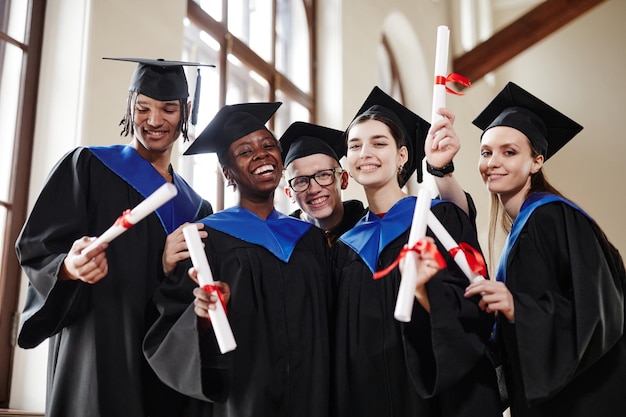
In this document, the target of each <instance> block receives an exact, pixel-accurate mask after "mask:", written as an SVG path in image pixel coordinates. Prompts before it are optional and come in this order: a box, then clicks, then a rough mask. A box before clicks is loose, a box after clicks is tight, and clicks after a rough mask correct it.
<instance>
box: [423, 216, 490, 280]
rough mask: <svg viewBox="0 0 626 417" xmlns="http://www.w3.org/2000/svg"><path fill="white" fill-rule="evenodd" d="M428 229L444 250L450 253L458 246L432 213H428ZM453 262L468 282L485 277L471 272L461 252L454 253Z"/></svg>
mask: <svg viewBox="0 0 626 417" xmlns="http://www.w3.org/2000/svg"><path fill="white" fill-rule="evenodd" d="M428 227H430V230H432V232H433V234H434V235H435V236H436V237H437V239H438V240H439V241H440V242H441V244H442V245H443V247H444V248H446V251H448V252H450V251H451V250H452V249H454V248H456V247H457V246H459V245H458V244H457V243H456V241H455V240H454V239H453V238H452V236H450V233H448V231H447V230H446V228H445V227H443V225H442V224H441V222H440V221H439V219H438V218H437V217H436V216H435V215H434V214H433V212H432V211H429V212H428ZM454 262H456V264H457V265H458V266H459V268H461V271H463V273H464V274H465V276H467V279H469V281H470V282H475V281H478V280H481V279H485V277H483V276H480V275H478V274H476V273H474V271H472V269H471V268H470V266H469V263H468V262H467V258H466V257H465V253H464V252H463V251H461V250H460V251H458V252H457V253H456V255H454Z"/></svg>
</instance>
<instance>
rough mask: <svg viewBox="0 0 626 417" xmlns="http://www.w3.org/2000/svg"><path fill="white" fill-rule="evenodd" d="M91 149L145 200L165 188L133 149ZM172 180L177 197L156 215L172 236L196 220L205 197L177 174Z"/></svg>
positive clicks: (159, 178)
mask: <svg viewBox="0 0 626 417" xmlns="http://www.w3.org/2000/svg"><path fill="white" fill-rule="evenodd" d="M88 149H89V150H90V151H91V153H92V154H93V155H94V156H95V157H96V158H98V159H99V160H100V161H101V162H102V163H103V164H104V165H105V166H106V167H107V168H109V169H110V170H111V171H113V172H114V173H115V174H116V175H117V176H119V177H120V178H121V179H123V180H124V181H125V182H126V183H127V184H128V185H130V186H131V187H132V188H134V189H135V191H137V192H138V193H139V194H141V195H142V196H143V197H144V198H146V197H148V196H150V194H152V193H153V192H154V191H156V190H157V188H159V187H160V186H162V185H163V184H165V179H164V178H163V177H162V176H161V174H159V173H158V172H157V170H156V169H154V167H153V166H152V164H150V162H148V161H147V160H146V159H144V158H143V157H142V156H141V155H139V153H138V152H137V151H136V150H135V149H134V148H133V147H132V146H129V145H113V146H90V147H89V148H88ZM172 178H173V184H174V185H175V186H176V188H177V189H178V194H177V195H176V196H175V197H174V198H173V199H171V200H170V201H168V202H166V203H165V204H163V205H162V206H161V207H159V208H158V209H157V210H156V215H157V216H158V218H159V220H160V221H161V225H162V226H163V229H164V230H165V232H166V233H167V234H170V233H172V232H173V231H174V230H176V228H177V227H178V226H180V225H181V224H183V223H185V222H187V221H193V220H195V219H196V217H197V216H198V213H199V212H200V208H201V207H202V197H201V196H200V195H199V194H198V193H196V192H195V191H194V190H193V189H192V188H191V187H190V186H189V184H187V182H186V181H185V180H184V179H183V178H182V177H181V176H180V175H178V174H177V173H176V172H174V173H173V174H172ZM128 208H129V209H132V208H133V207H128Z"/></svg>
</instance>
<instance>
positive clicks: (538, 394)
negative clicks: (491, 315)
mask: <svg viewBox="0 0 626 417" xmlns="http://www.w3.org/2000/svg"><path fill="white" fill-rule="evenodd" d="M507 286H508V287H509V289H510V290H511V292H512V294H513V297H514V303H515V323H514V324H506V325H504V326H502V329H503V330H502V336H503V338H504V343H505V348H506V351H507V352H509V356H512V357H513V358H518V368H519V369H518V372H520V373H521V380H522V384H523V388H524V392H525V393H526V399H527V401H528V402H529V403H530V404H533V403H535V404H536V403H538V402H541V401H543V400H544V399H547V398H550V397H552V396H553V395H555V394H556V393H557V392H559V391H560V390H561V389H562V388H563V387H564V386H565V385H567V384H568V383H569V382H570V381H571V380H572V379H574V378H575V377H576V376H577V375H579V374H580V373H581V372H583V371H584V370H585V369H587V368H588V367H589V366H591V365H592V364H593V363H594V362H596V361H597V360H598V359H600V358H601V357H602V356H603V355H604V354H605V353H606V352H608V351H609V350H610V349H611V347H613V346H614V345H615V343H616V342H617V341H618V340H619V339H620V338H621V337H622V334H623V329H624V265H623V263H622V260H621V257H620V256H619V253H618V252H617V250H616V249H615V248H614V247H613V246H612V245H611V244H610V243H609V242H608V241H607V240H606V237H605V235H604V234H603V233H602V231H601V230H600V229H599V227H598V226H597V225H596V224H595V223H594V222H593V221H592V220H590V219H589V218H588V217H586V216H585V215H584V214H582V213H581V212H579V211H578V210H575V209H573V208H571V207H569V206H567V205H565V204H560V203H557V204H549V205H546V206H542V207H540V208H538V209H537V210H536V211H535V213H534V214H533V215H532V216H531V217H530V219H529V220H528V223H527V225H526V228H525V230H524V231H523V232H522V233H521V234H520V237H519V239H518V241H517V243H516V245H515V246H514V247H513V249H512V251H511V253H510V255H509V260H508V265H507ZM513 360H514V359H513Z"/></svg>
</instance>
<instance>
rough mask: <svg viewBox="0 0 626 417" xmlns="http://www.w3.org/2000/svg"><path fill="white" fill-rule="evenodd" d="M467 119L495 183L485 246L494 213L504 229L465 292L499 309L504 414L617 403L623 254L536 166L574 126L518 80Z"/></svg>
mask: <svg viewBox="0 0 626 417" xmlns="http://www.w3.org/2000/svg"><path fill="white" fill-rule="evenodd" d="M474 124H475V125H476V126H478V127H479V128H480V129H481V130H483V133H482V136H481V145H480V158H479V164H478V168H479V171H480V174H481V176H482V179H483V182H484V183H485V185H486V186H487V189H488V190H489V191H490V192H491V199H492V213H491V223H490V233H489V236H490V246H493V239H494V237H495V232H496V228H497V227H498V225H501V226H502V227H503V229H504V230H505V231H506V232H507V233H508V237H507V240H506V243H505V247H504V249H503V252H502V255H501V257H500V262H499V265H498V269H497V275H496V281H485V282H480V283H475V284H472V285H470V286H469V287H468V288H467V291H466V296H468V297H475V296H476V295H478V294H482V300H481V302H480V307H481V308H482V309H484V310H485V311H486V312H489V313H496V314H497V326H496V328H495V340H496V343H497V348H498V349H497V353H498V354H499V357H500V360H501V362H502V369H503V370H504V375H505V380H506V386H507V389H508V394H509V396H510V406H511V414H512V415H513V416H515V417H519V416H533V417H534V416H546V417H547V416H557V415H562V416H569V417H577V416H590V415H598V416H614V415H621V414H623V413H624V410H626V338H625V337H624V308H625V307H624V285H625V273H624V265H623V262H622V259H621V257H620V255H619V253H618V251H617V250H616V249H615V248H614V247H613V245H611V243H610V242H609V241H608V240H607V238H606V236H605V234H604V233H603V232H602V230H601V229H600V227H599V226H598V225H597V224H596V222H595V221H594V220H593V219H592V218H591V217H590V216H589V215H588V214H586V213H585V212H584V211H583V210H582V209H581V208H579V207H578V206H577V205H576V204H574V203H573V202H571V201H570V200H567V199H565V198H564V197H563V196H562V195H561V194H560V193H559V192H558V191H557V190H556V189H555V188H554V187H553V186H552V185H551V184H550V183H549V182H548V180H547V179H546V177H545V175H544V172H543V164H544V162H545V161H546V160H547V159H548V158H550V157H551V156H553V155H554V154H555V153H556V152H557V151H558V150H559V149H560V148H561V147H562V146H564V145H565V144H566V143H567V142H568V141H569V140H571V139H572V138H573V137H574V136H575V135H576V134H577V133H578V132H580V130H581V129H582V126H580V125H579V124H578V123H576V122H574V121H573V120H571V119H569V118H568V117H567V116H565V115H564V114H562V113H560V112H559V111H557V110H556V109H554V108H552V107H551V106H549V105H548V104H546V103H544V102H543V101H541V100H540V99H538V98H536V97H535V96H533V95H532V94H530V93H528V92H527V91H525V90H524V89H522V88H520V87H519V86H517V85H516V84H514V83H508V84H507V85H506V86H505V88H504V89H503V90H502V91H501V92H500V93H499V94H498V95H497V96H496V97H495V98H494V100H493V101H492V102H491V103H490V104H489V105H488V106H487V107H486V108H485V109H484V110H483V112H482V113H481V114H480V115H479V116H478V117H477V118H476V119H475V120H474ZM436 147H437V146H436V145H435V148H436ZM427 153H429V151H428V150H427Z"/></svg>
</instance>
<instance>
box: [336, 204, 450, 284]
mask: <svg viewBox="0 0 626 417" xmlns="http://www.w3.org/2000/svg"><path fill="white" fill-rule="evenodd" d="M416 201H417V197H413V196H409V197H405V198H403V199H402V200H400V201H398V202H397V203H396V204H394V205H393V207H391V209H390V210H389V211H388V212H387V214H385V216H384V217H383V218H382V219H381V218H380V217H378V216H377V215H376V214H374V213H372V212H371V211H368V212H367V213H366V214H365V216H363V218H361V220H359V221H358V223H357V224H356V225H354V227H353V228H352V229H350V230H348V231H347V232H346V233H344V234H343V235H342V236H341V237H340V238H339V240H341V241H342V242H344V243H345V244H346V245H348V246H349V247H350V248H352V249H353V250H354V251H355V252H356V253H357V254H359V256H360V257H361V259H363V262H365V265H367V267H368V268H369V269H370V271H372V273H374V272H375V271H376V264H377V263H378V257H379V256H380V254H381V253H382V251H383V250H384V249H385V248H386V247H387V246H388V245H389V244H390V243H391V242H393V241H394V240H395V239H397V238H398V237H399V236H400V235H402V234H403V233H404V232H406V231H407V230H408V229H409V228H410V227H411V224H412V223H413V212H414V211H415V203H416ZM441 202H442V200H437V199H433V200H432V203H431V205H430V207H431V209H432V208H433V207H435V206H436V205H437V204H439V203H441Z"/></svg>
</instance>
